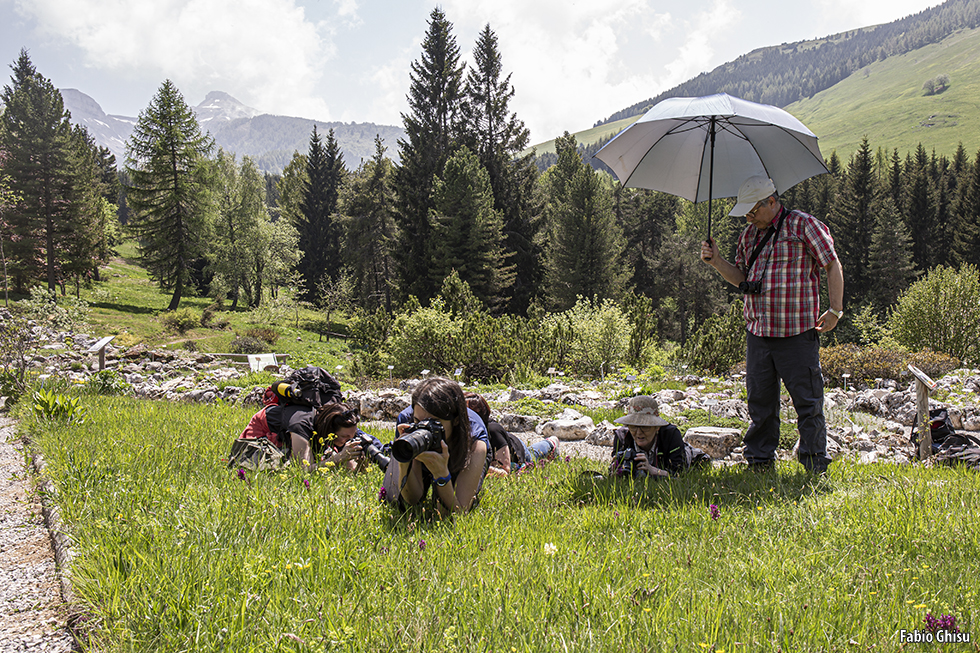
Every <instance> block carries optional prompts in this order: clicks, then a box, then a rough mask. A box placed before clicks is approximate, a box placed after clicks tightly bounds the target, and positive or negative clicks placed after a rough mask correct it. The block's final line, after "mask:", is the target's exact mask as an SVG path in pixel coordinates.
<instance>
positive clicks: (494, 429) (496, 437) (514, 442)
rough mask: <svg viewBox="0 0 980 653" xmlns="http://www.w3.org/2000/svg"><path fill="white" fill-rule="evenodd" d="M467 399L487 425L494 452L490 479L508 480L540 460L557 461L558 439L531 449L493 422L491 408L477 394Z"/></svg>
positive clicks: (536, 444) (467, 395)
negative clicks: (507, 478)
mask: <svg viewBox="0 0 980 653" xmlns="http://www.w3.org/2000/svg"><path fill="white" fill-rule="evenodd" d="M465 397H466V405H467V407H469V409H470V410H472V411H473V412H475V413H476V414H477V415H479V416H480V419H482V420H483V423H484V424H486V425H487V433H488V435H489V437H490V449H491V451H492V455H491V459H490V469H489V471H488V472H487V475H489V476H507V475H509V474H510V473H511V472H516V471H517V470H519V469H521V468H522V467H524V466H525V465H533V464H534V463H536V462H537V461H539V460H545V461H547V460H554V458H555V456H557V455H558V438H556V437H555V436H551V437H550V438H546V439H544V440H541V441H540V442H535V443H534V444H533V445H531V446H530V447H529V446H527V445H526V444H524V441H523V440H521V439H520V438H519V437H517V436H516V435H514V434H512V433H509V432H508V431H507V429H505V428H504V427H503V426H501V425H500V424H498V423H497V422H496V421H494V420H493V419H491V418H490V405H489V404H488V403H487V400H486V399H484V398H483V397H482V396H480V395H478V394H476V393H475V392H467V393H465Z"/></svg>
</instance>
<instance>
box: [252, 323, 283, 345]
mask: <svg viewBox="0 0 980 653" xmlns="http://www.w3.org/2000/svg"><path fill="white" fill-rule="evenodd" d="M245 335H246V336H247V337H249V338H257V339H258V340H264V341H265V342H267V343H269V344H270V345H274V344H276V341H278V340H279V332H278V331H276V330H275V329H273V328H270V327H265V328H260V329H249V330H248V331H246V332H245Z"/></svg>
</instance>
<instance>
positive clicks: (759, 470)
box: [745, 460, 776, 474]
mask: <svg viewBox="0 0 980 653" xmlns="http://www.w3.org/2000/svg"><path fill="white" fill-rule="evenodd" d="M745 470H746V471H749V472H754V473H756V474H769V473H771V472H773V471H775V470H776V461H775V460H763V461H761V462H754V463H748V464H747V465H746V466H745Z"/></svg>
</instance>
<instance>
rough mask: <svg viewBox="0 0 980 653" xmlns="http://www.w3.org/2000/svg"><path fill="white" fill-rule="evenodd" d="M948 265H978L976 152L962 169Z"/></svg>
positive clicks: (979, 176) (979, 165) (979, 164)
mask: <svg viewBox="0 0 980 653" xmlns="http://www.w3.org/2000/svg"><path fill="white" fill-rule="evenodd" d="M952 232H953V245H952V250H953V251H952V257H951V261H950V262H951V263H952V264H953V265H957V266H962V265H963V264H964V263H971V264H973V265H980V151H978V152H977V155H976V158H975V159H974V161H973V164H972V165H967V166H966V168H965V169H964V177H963V180H962V182H961V183H960V184H959V187H958V192H957V197H956V201H955V204H954V206H953V216H952Z"/></svg>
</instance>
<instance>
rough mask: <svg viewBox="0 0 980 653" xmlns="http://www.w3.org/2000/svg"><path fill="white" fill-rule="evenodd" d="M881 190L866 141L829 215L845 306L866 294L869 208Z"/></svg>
mask: <svg viewBox="0 0 980 653" xmlns="http://www.w3.org/2000/svg"><path fill="white" fill-rule="evenodd" d="M880 194H881V189H880V187H879V185H878V179H877V176H876V174H875V170H874V162H873V158H872V153H871V146H870V144H869V143H868V139H867V137H865V138H864V139H862V141H861V146H860V147H859V148H858V151H857V152H856V153H855V154H854V156H852V157H851V161H850V163H849V164H848V166H847V174H846V175H845V177H844V183H843V184H842V185H841V187H840V196H839V198H838V201H837V203H836V205H835V206H834V210H833V212H832V213H831V216H830V219H829V220H828V222H829V223H830V227H831V232H832V233H833V234H834V235H835V236H836V237H835V240H834V242H835V248H836V250H837V255H838V256H839V257H840V261H841V265H842V266H843V268H844V269H845V270H847V279H848V283H847V285H846V288H847V289H846V293H847V301H846V302H845V303H846V304H852V303H855V302H856V301H857V300H860V299H861V298H863V297H864V296H865V294H866V293H867V292H868V289H869V286H870V277H869V274H868V261H869V257H870V252H871V234H872V232H873V231H874V228H875V215H874V211H873V208H872V207H873V205H874V204H875V203H876V201H877V198H878V196H879V195H880Z"/></svg>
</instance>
